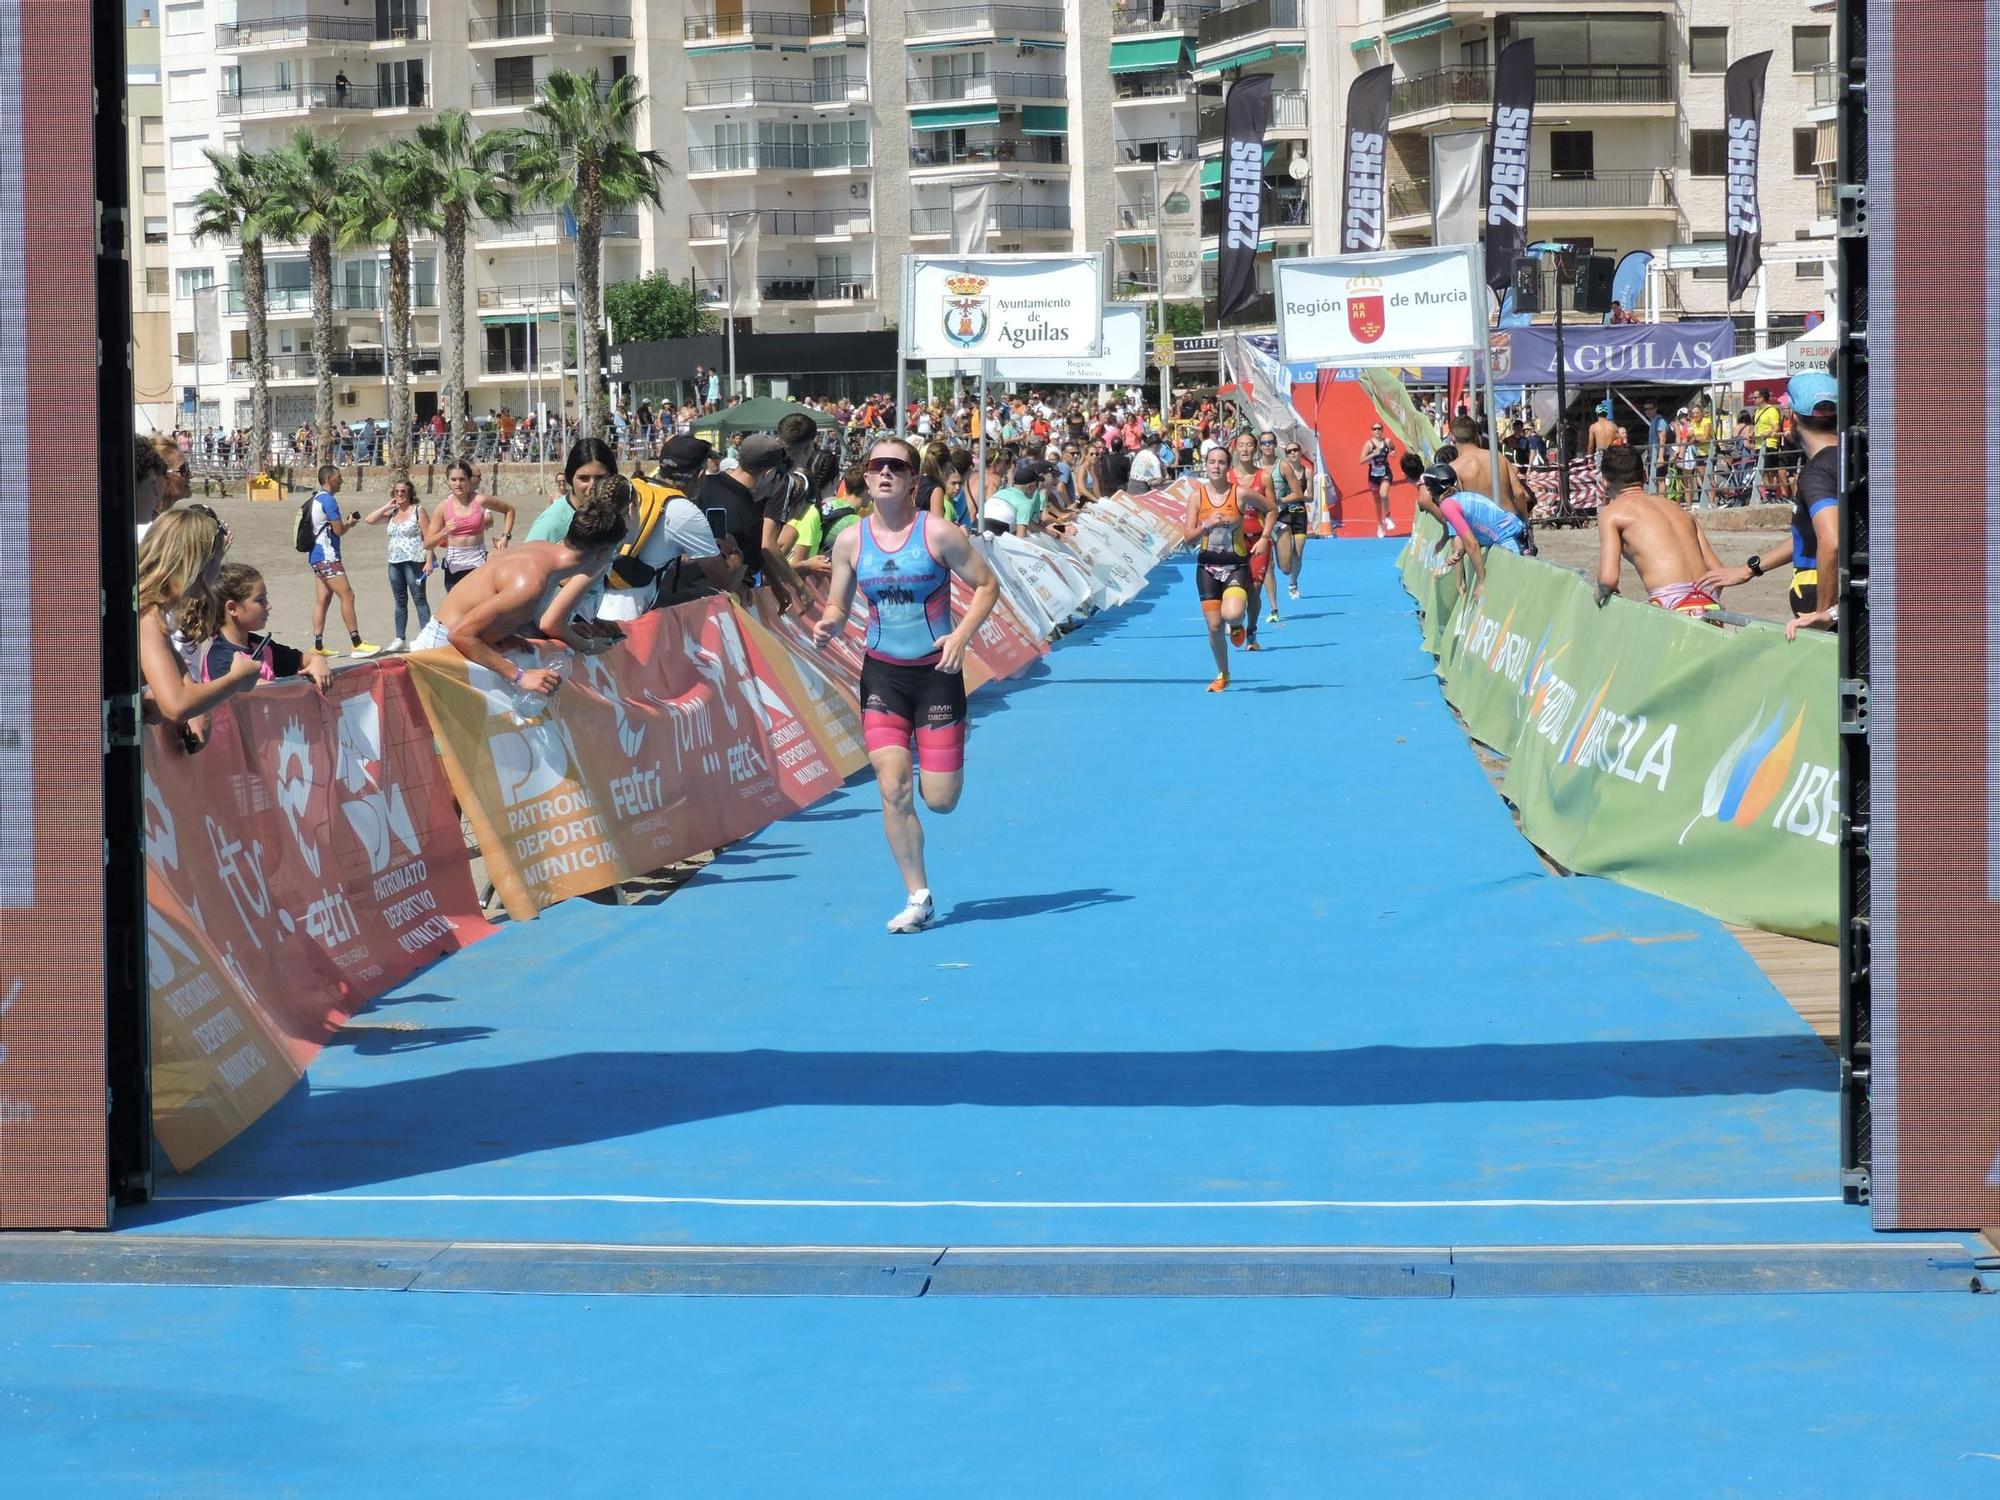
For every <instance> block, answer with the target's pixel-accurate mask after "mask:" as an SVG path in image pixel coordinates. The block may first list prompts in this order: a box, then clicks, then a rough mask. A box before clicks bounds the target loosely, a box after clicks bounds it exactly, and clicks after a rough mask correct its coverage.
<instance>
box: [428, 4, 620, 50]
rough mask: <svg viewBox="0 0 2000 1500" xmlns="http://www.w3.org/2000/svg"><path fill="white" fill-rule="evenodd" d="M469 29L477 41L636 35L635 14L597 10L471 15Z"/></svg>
mask: <svg viewBox="0 0 2000 1500" xmlns="http://www.w3.org/2000/svg"><path fill="white" fill-rule="evenodd" d="M466 29H467V33H468V35H469V36H470V38H471V40H472V41H473V42H474V43H475V44H477V43H480V42H527V41H551V40H553V39H554V38H556V37H559V36H566V37H580V38H583V39H586V40H588V39H590V38H597V39H599V40H603V41H608V42H619V41H630V40H631V39H632V18H631V17H630V16H629V15H628V16H613V15H604V14H601V13H599V12H596V11H580V10H521V11H515V12H513V13H512V14H510V15H504V16H482V15H472V16H468V17H467V18H466Z"/></svg>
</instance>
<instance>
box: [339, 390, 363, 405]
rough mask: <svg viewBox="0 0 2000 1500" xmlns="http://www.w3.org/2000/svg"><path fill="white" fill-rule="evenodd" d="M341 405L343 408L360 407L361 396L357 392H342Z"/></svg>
mask: <svg viewBox="0 0 2000 1500" xmlns="http://www.w3.org/2000/svg"><path fill="white" fill-rule="evenodd" d="M340 404H341V405H342V406H359V405H360V404H361V397H360V394H359V393H358V392H355V391H342V392H341V393H340Z"/></svg>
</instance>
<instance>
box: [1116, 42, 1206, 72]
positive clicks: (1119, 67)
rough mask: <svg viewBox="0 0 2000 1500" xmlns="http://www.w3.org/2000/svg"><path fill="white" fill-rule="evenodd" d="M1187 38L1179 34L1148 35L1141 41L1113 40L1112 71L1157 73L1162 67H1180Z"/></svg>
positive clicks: (1185, 49)
mask: <svg viewBox="0 0 2000 1500" xmlns="http://www.w3.org/2000/svg"><path fill="white" fill-rule="evenodd" d="M1186 51H1187V39H1186V38H1185V37H1178V36H1156V37H1148V38H1146V40H1144V41H1141V42H1113V43H1112V44H1111V71H1112V72H1114V73H1157V72H1159V71H1160V70H1161V69H1162V68H1178V67H1179V66H1180V65H1181V54H1182V53H1184V52H1186Z"/></svg>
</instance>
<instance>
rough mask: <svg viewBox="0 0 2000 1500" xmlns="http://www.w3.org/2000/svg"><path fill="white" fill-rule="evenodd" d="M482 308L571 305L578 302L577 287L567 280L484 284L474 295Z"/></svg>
mask: <svg viewBox="0 0 2000 1500" xmlns="http://www.w3.org/2000/svg"><path fill="white" fill-rule="evenodd" d="M474 301H475V302H476V303H477V305H478V306H479V307H481V308H492V307H534V306H536V305H538V304H539V305H543V306H547V307H571V306H574V305H575V303H576V287H575V286H574V285H572V284H571V283H569V282H567V281H563V282H555V281H516V282H509V283H508V284H507V285H505V286H483V287H480V288H479V290H478V292H477V293H476V294H475V296H474Z"/></svg>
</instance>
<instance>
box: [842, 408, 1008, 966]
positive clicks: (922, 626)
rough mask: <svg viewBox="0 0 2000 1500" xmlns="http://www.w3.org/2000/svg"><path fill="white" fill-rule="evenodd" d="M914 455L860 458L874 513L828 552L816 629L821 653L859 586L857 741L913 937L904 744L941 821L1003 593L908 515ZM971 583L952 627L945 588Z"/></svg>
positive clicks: (919, 913)
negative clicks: (980, 654)
mask: <svg viewBox="0 0 2000 1500" xmlns="http://www.w3.org/2000/svg"><path fill="white" fill-rule="evenodd" d="M917 464H918V459H917V450H916V449H915V448H914V447H912V446H911V445H910V444H909V443H906V442H904V441H903V440H902V439H901V438H893V437H892V438H883V439H882V440H881V441H879V442H878V443H876V444H875V445H874V446H873V447H872V448H871V449H870V450H869V453H868V459H867V463H866V465H865V472H866V474H867V481H866V482H867V485H868V498H869V499H870V500H871V501H873V502H874V506H875V509H874V513H873V514H872V515H869V516H866V517H864V518H863V519H862V520H861V522H860V523H859V524H858V525H855V526H850V527H849V528H848V529H847V530H846V531H843V532H842V533H841V534H840V536H839V538H838V539H837V540H835V542H834V544H833V558H832V561H833V578H832V582H831V584H830V586H829V589H828V594H827V601H826V608H825V609H824V610H822V611H821V612H820V617H819V621H818V623H816V624H815V625H814V626H813V640H814V642H815V643H816V644H817V645H820V646H824V645H825V644H826V643H827V642H828V641H829V640H831V639H832V638H833V635H834V633H835V632H836V631H837V630H839V629H840V627H841V625H842V623H843V622H844V621H845V620H846V619H847V607H848V604H849V603H850V602H851V601H852V600H853V598H854V590H855V586H856V584H857V583H858V584H859V585H860V589H861V593H862V597H863V598H865V599H866V600H867V601H868V610H869V618H868V646H867V655H866V657H865V658H864V660H863V662H862V667H861V733H862V740H863V743H865V744H866V745H867V747H868V759H869V762H870V763H871V764H872V765H873V766H874V767H875V781H876V785H877V786H879V787H880V788H881V791H882V828H883V831H884V833H886V834H887V835H888V839H889V849H890V852H891V853H893V854H894V855H895V857H896V867H897V869H899V870H900V871H901V872H902V875H903V884H904V886H905V887H906V888H907V889H908V891H909V900H908V903H907V904H906V905H905V906H904V907H903V909H902V910H901V911H899V912H898V913H896V915H895V916H894V917H891V918H890V919H889V930H890V931H891V932H919V931H921V930H922V929H923V928H925V927H926V926H928V925H929V924H930V921H931V917H932V915H933V914H934V912H935V910H936V908H935V905H934V903H933V902H932V900H931V890H930V881H929V878H928V877H927V876H926V875H925V873H924V827H923V824H922V823H920V822H919V821H918V820H917V810H916V805H915V802H914V799H913V798H912V795H911V788H912V783H911V775H910V742H911V740H912V739H914V740H915V741H916V747H917V755H916V759H917V763H918V765H920V766H921V767H922V768H923V773H924V774H923V794H924V806H926V807H928V808H929V809H930V810H931V811H932V812H934V813H948V812H950V811H951V810H952V809H953V808H954V807H956V806H958V798H959V794H960V793H961V792H962V791H963V790H964V789H965V671H964V665H965V648H966V646H967V645H968V644H969V643H970V642H971V640H972V638H973V636H974V635H975V634H977V633H978V630H979V627H980V626H981V625H982V624H983V623H984V622H985V620H986V617H987V616H988V615H989V614H991V613H992V612H993V606H994V605H995V604H996V603H998V602H999V598H1000V585H999V582H998V581H997V580H996V579H995V578H994V576H993V573H992V570H991V569H989V568H988V567H987V566H986V560H985V559H984V558H983V557H981V556H980V555H979V553H977V552H976V551H974V550H973V547H972V543H971V542H970V541H968V540H967V539H966V535H965V533H964V532H963V531H961V530H959V529H958V528H957V527H956V526H954V525H952V524H951V522H949V521H945V520H941V519H939V518H938V517H937V516H934V515H932V514H931V513H930V512H929V511H928V510H919V509H917V506H916V488H917ZM954 573H955V574H957V575H958V576H959V577H960V578H962V579H964V580H965V581H966V582H967V583H969V584H971V585H972V603H971V606H970V607H969V608H968V609H967V610H966V614H965V618H964V619H963V620H959V621H957V622H956V624H954V622H953V620H952V610H951V580H952V575H953V574H954Z"/></svg>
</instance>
